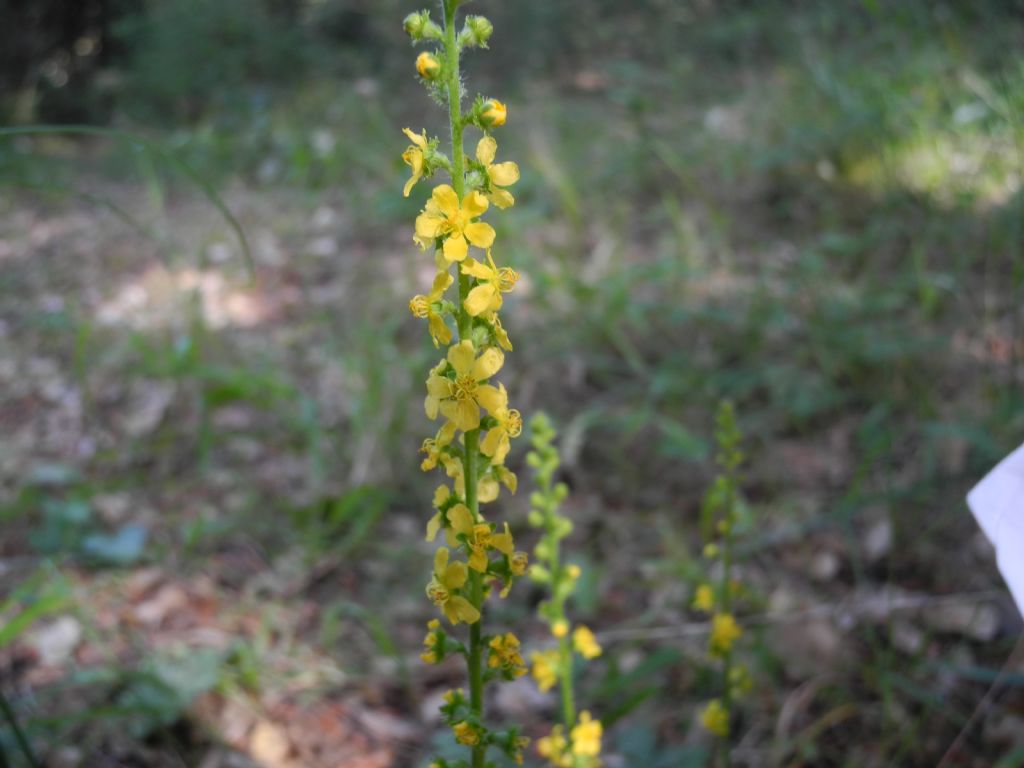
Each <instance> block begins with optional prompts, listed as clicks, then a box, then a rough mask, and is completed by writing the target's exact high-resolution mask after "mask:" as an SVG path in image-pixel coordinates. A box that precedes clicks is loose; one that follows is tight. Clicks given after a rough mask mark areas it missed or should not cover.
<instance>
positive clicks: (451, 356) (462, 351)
mask: <svg viewBox="0 0 1024 768" xmlns="http://www.w3.org/2000/svg"><path fill="white" fill-rule="evenodd" d="M475 357H476V352H474V351H473V342H472V341H470V340H469V339H464V340H463V341H460V342H459V343H458V344H456V345H455V346H453V347H452V348H451V349H449V350H448V362H449V363H451V366H452V368H454V369H455V375H456V376H468V375H469V372H470V371H471V370H473V363H474V358H475Z"/></svg>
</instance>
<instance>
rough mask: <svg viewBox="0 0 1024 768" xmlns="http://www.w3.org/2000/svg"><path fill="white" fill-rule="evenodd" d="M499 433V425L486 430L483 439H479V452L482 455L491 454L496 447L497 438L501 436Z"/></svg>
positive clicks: (500, 432) (500, 431)
mask: <svg viewBox="0 0 1024 768" xmlns="http://www.w3.org/2000/svg"><path fill="white" fill-rule="evenodd" d="M501 435H502V430H501V428H500V427H494V428H493V429H489V430H487V434H486V435H484V439H483V440H481V441H480V452H481V453H482V454H483V455H484V456H493V455H494V452H495V451H496V450H497V449H498V440H499V439H500V438H501Z"/></svg>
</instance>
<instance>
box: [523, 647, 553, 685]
mask: <svg viewBox="0 0 1024 768" xmlns="http://www.w3.org/2000/svg"><path fill="white" fill-rule="evenodd" d="M530 662H531V663H532V664H533V669H532V670H531V674H532V675H533V679H534V680H536V681H537V687H538V688H540V690H541V691H542V692H543V691H548V690H550V689H551V688H553V687H554V686H555V684H556V683H557V682H558V651H557V650H549V651H535V652H534V653H531V654H530Z"/></svg>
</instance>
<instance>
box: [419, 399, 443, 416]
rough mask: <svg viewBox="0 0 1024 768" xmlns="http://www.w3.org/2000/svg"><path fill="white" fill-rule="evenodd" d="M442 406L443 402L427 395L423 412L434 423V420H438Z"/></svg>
mask: <svg viewBox="0 0 1024 768" xmlns="http://www.w3.org/2000/svg"><path fill="white" fill-rule="evenodd" d="M440 405H441V401H440V400H438V399H437V398H436V397H431V396H430V395H427V396H426V397H425V398H424V399H423V410H424V411H425V412H426V414H427V418H428V419H430V420H431V421H433V420H434V419H436V418H437V410H438V407H439V406H440Z"/></svg>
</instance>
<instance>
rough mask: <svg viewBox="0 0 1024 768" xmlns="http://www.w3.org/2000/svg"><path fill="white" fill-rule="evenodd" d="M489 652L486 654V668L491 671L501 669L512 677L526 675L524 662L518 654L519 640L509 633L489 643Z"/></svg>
mask: <svg viewBox="0 0 1024 768" xmlns="http://www.w3.org/2000/svg"><path fill="white" fill-rule="evenodd" d="M489 645H490V648H491V652H490V654H488V658H487V666H489V667H490V668H491V669H497V668H498V667H501V668H502V669H503V670H505V671H506V672H508V673H510V674H511V675H512V676H513V677H522V676H523V675H525V674H526V662H525V661H523V657H522V655H520V653H519V638H518V637H516V636H515V635H514V634H512V633H511V632H506V633H505V634H504V635H498V636H497V637H495V638H493V639H492V640H491V642H490V643H489Z"/></svg>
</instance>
